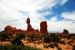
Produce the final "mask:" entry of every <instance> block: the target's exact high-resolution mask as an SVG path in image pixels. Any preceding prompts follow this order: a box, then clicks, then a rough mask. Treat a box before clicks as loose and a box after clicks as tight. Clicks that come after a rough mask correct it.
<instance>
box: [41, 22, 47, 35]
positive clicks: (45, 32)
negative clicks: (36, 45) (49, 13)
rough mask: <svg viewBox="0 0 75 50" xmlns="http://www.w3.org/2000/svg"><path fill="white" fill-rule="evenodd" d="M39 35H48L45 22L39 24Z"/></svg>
mask: <svg viewBox="0 0 75 50" xmlns="http://www.w3.org/2000/svg"><path fill="white" fill-rule="evenodd" d="M40 33H42V34H43V35H46V34H47V33H48V31H47V22H46V21H42V22H41V23H40Z"/></svg>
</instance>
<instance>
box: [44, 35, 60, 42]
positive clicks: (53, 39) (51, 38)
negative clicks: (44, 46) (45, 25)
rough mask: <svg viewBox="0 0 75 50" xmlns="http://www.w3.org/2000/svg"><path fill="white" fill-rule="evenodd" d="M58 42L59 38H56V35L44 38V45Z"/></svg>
mask: <svg viewBox="0 0 75 50" xmlns="http://www.w3.org/2000/svg"><path fill="white" fill-rule="evenodd" d="M58 41H59V38H58V35H56V34H49V35H47V36H45V37H44V42H46V43H49V42H54V43H58Z"/></svg>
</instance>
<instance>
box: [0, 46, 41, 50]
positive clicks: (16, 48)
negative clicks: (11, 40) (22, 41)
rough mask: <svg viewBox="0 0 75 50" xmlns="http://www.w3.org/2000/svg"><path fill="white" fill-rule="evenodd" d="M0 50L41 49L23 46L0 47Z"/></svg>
mask: <svg viewBox="0 0 75 50" xmlns="http://www.w3.org/2000/svg"><path fill="white" fill-rule="evenodd" d="M0 50H40V49H37V48H33V47H29V46H22V45H0Z"/></svg>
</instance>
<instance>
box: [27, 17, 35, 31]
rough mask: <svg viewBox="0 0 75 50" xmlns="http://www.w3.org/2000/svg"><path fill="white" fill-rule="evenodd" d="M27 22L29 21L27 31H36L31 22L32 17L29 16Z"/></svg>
mask: <svg viewBox="0 0 75 50" xmlns="http://www.w3.org/2000/svg"><path fill="white" fill-rule="evenodd" d="M26 23H27V31H29V32H30V31H34V29H33V28H32V26H31V24H30V18H27V21H26Z"/></svg>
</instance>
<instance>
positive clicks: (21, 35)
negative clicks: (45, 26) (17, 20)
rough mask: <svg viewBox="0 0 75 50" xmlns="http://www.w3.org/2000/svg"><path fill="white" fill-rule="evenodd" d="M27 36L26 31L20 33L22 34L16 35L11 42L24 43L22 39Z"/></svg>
mask: <svg viewBox="0 0 75 50" xmlns="http://www.w3.org/2000/svg"><path fill="white" fill-rule="evenodd" d="M24 37H25V34H24V33H20V34H18V35H17V36H16V38H15V39H14V40H13V41H11V43H12V44H14V45H23V43H22V41H21V40H22V39H23V38H24Z"/></svg>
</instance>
